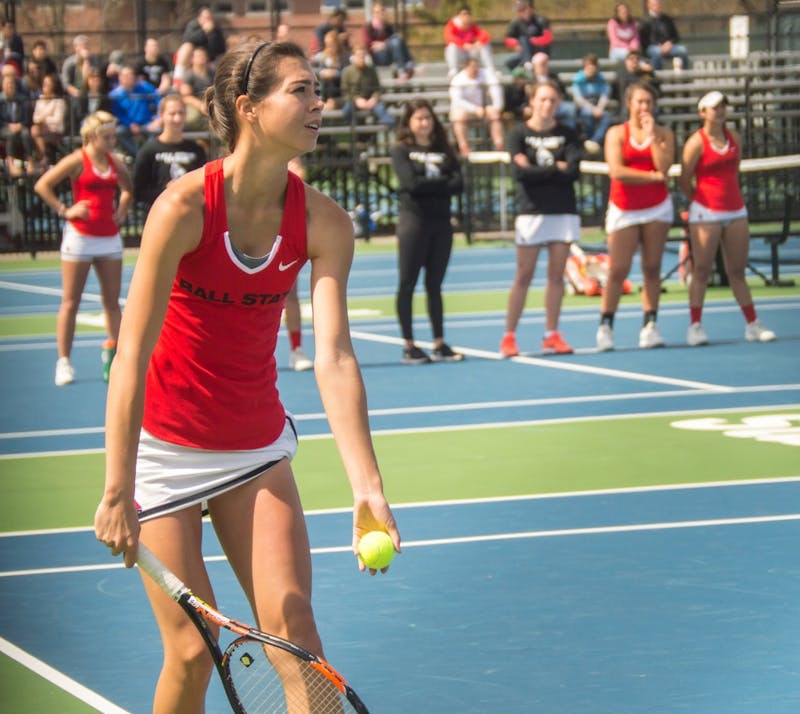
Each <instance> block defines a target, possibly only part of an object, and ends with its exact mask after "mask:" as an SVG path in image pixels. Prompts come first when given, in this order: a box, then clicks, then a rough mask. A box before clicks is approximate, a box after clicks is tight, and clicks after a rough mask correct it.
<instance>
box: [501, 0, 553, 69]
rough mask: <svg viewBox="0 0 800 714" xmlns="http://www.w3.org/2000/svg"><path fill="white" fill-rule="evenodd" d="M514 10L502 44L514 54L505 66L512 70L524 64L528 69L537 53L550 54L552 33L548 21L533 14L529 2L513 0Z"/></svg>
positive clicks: (527, 0) (528, 0) (531, 5)
mask: <svg viewBox="0 0 800 714" xmlns="http://www.w3.org/2000/svg"><path fill="white" fill-rule="evenodd" d="M514 10H515V11H516V17H515V18H514V19H513V20H511V22H510V23H509V25H508V27H507V28H506V35H505V38H504V40H503V43H504V44H505V46H506V47H507V48H508V49H510V50H511V51H512V52H514V53H515V54H514V55H512V56H511V57H510V58H509V59H508V60H507V61H506V66H507V67H508V68H509V69H513V68H514V67H516V66H517V65H518V64H524V65H525V67H526V68H528V69H530V68H531V60H532V59H533V56H534V55H535V54H536V53H537V52H544V53H545V54H548V55H549V54H550V47H551V45H552V43H553V32H552V30H551V29H550V22H549V21H548V19H547V18H546V17H542V16H541V15H537V14H536V13H535V12H534V9H533V3H532V2H531V0H515V2H514Z"/></svg>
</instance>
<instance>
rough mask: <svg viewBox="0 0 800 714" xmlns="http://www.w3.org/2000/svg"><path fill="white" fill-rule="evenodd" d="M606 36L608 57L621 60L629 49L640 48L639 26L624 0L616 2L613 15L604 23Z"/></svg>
mask: <svg viewBox="0 0 800 714" xmlns="http://www.w3.org/2000/svg"><path fill="white" fill-rule="evenodd" d="M606 35H607V37H608V57H609V59H612V60H615V61H617V62H622V61H623V60H624V59H625V58H626V57H627V56H628V53H629V52H630V51H631V50H637V51H638V50H640V49H641V48H642V45H641V43H640V41H639V26H638V25H637V24H636V20H634V19H633V15H632V14H631V7H630V5H628V3H626V2H620V3H617V5H616V7H615V8H614V17H611V18H609V20H608V22H607V23H606Z"/></svg>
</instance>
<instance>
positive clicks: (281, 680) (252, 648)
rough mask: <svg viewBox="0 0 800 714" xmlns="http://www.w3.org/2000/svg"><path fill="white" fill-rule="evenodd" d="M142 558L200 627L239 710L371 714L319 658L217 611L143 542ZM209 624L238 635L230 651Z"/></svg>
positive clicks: (257, 713)
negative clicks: (221, 646) (217, 638)
mask: <svg viewBox="0 0 800 714" xmlns="http://www.w3.org/2000/svg"><path fill="white" fill-rule="evenodd" d="M137 563H138V565H139V567H140V568H141V569H142V570H143V571H144V572H145V573H147V574H148V575H149V576H150V577H151V578H152V579H153V580H154V581H155V582H156V583H157V584H158V585H159V586H160V587H161V589H162V590H163V591H164V592H165V593H167V595H169V596H170V597H171V598H172V599H173V600H174V601H175V602H177V603H178V605H180V606H181V608H183V611H184V612H185V613H186V614H187V615H188V616H189V619H190V620H191V621H192V622H193V623H194V625H195V627H197V629H198V630H199V631H200V634H201V635H202V637H203V640H204V641H205V643H206V645H207V646H208V649H209V651H210V652H211V656H212V658H213V659H214V664H215V666H216V668H217V672H218V673H219V676H220V679H222V684H223V686H224V687H225V694H227V696H228V701H229V702H230V705H231V708H232V709H233V711H234V712H236V714H282V713H283V712H287V714H288V713H289V712H291V714H295V712H303V713H306V714H328V713H329V712H330V713H331V714H352V713H353V712H355V713H356V714H369V712H368V710H367V707H366V706H364V704H363V702H362V701H361V700H360V699H359V698H358V695H357V694H356V693H355V692H354V691H353V690H352V689H351V688H350V686H349V685H348V684H347V682H346V681H345V680H344V677H342V676H341V675H340V674H339V673H338V672H337V671H336V670H335V669H333V667H331V666H330V665H329V664H328V663H327V662H325V661H324V660H323V659H321V658H320V657H317V656H316V655H315V654H312V653H311V652H308V651H307V650H305V649H303V648H302V647H299V646H298V645H295V644H294V643H292V642H289V641H288V640H284V639H282V638H280V637H275V636H274V635H268V634H266V633H265V632H260V631H259V630H256V629H255V628H253V627H250V626H248V625H243V624H242V623H241V622H237V621H236V620H231V619H230V618H229V617H226V616H225V615H223V614H222V613H221V612H218V611H217V610H215V609H214V608H213V607H211V606H210V605H208V604H207V603H205V602H203V601H202V600H201V599H200V598H199V597H197V596H196V595H194V594H193V593H192V591H191V590H189V588H187V587H186V585H184V584H183V583H182V582H181V580H180V578H178V576H177V575H175V574H174V573H172V572H171V571H170V570H169V569H168V568H167V567H166V566H165V565H164V564H163V563H162V562H161V561H160V560H159V559H158V558H156V556H155V555H153V553H152V552H151V551H150V550H149V549H148V548H147V547H146V546H144V545H143V544H142V543H139V554H138V558H137ZM209 623H211V624H213V625H218V626H220V627H224V628H226V629H228V630H230V631H231V632H233V633H234V634H236V635H239V637H238V638H237V639H235V640H234V641H233V642H231V644H230V645H228V647H227V648H226V650H225V652H222V651H221V650H220V647H219V644H218V643H217V640H216V638H215V637H214V635H213V633H212V632H211V630H210V628H209V626H208V625H209Z"/></svg>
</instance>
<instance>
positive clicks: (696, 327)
mask: <svg viewBox="0 0 800 714" xmlns="http://www.w3.org/2000/svg"><path fill="white" fill-rule="evenodd" d="M686 344H687V345H689V347H698V346H699V345H707V344H708V336H707V335H706V331H705V330H704V329H703V326H702V325H701V324H700V323H699V322H693V323H692V324H691V325H689V329H688V330H687V331H686Z"/></svg>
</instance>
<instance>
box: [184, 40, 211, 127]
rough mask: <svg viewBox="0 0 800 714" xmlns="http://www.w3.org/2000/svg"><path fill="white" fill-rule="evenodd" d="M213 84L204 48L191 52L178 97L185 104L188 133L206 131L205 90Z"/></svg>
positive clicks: (196, 48)
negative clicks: (189, 62) (190, 59)
mask: <svg viewBox="0 0 800 714" xmlns="http://www.w3.org/2000/svg"><path fill="white" fill-rule="evenodd" d="M212 84H214V71H213V70H212V69H211V66H210V65H209V61H208V52H207V50H206V48H205V47H195V48H194V49H193V50H192V61H191V64H190V66H189V70H188V71H187V72H186V74H184V76H183V82H181V86H180V95H181V97H182V98H183V102H184V104H186V129H187V130H188V131H205V130H206V129H208V107H206V102H205V95H206V89H208V88H209V87H210V86H211V85H212Z"/></svg>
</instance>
